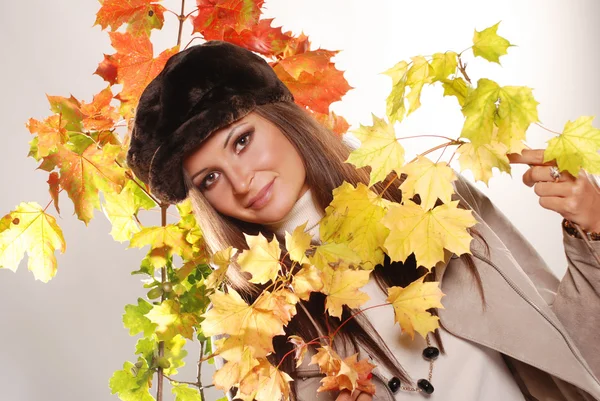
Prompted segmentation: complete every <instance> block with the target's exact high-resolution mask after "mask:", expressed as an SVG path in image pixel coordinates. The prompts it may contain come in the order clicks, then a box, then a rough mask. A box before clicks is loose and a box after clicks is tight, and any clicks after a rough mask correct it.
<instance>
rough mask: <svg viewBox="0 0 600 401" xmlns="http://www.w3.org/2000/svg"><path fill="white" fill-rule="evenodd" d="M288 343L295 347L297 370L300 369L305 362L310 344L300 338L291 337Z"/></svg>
mask: <svg viewBox="0 0 600 401" xmlns="http://www.w3.org/2000/svg"><path fill="white" fill-rule="evenodd" d="M288 342H289V343H291V344H292V345H293V346H294V359H295V360H296V368H299V367H300V365H302V362H303V361H304V356H305V355H306V351H308V344H306V342H305V341H304V340H303V339H302V337H300V336H289V337H288Z"/></svg>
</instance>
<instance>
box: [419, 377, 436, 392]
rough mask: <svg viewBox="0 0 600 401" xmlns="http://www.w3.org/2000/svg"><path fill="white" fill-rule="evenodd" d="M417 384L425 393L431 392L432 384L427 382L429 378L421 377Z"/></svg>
mask: <svg viewBox="0 0 600 401" xmlns="http://www.w3.org/2000/svg"><path fill="white" fill-rule="evenodd" d="M417 386H419V388H420V389H421V390H423V392H424V393H426V394H431V393H433V386H432V385H431V383H429V380H426V379H421V380H419V381H418V382H417Z"/></svg>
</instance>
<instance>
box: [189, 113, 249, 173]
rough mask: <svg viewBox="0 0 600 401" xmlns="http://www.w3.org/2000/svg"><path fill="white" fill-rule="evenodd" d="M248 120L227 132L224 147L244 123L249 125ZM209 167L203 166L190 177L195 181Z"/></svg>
mask: <svg viewBox="0 0 600 401" xmlns="http://www.w3.org/2000/svg"><path fill="white" fill-rule="evenodd" d="M247 124H248V122H244V123H241V124H238V125H236V126H235V127H233V128H232V129H231V131H229V134H227V138H226V139H225V143H224V144H223V149H225V148H226V147H227V143H228V142H229V139H230V138H231V137H232V135H233V134H235V132H236V131H237V129H238V128H240V127H243V126H244V125H247ZM206 170H207V169H206V168H203V169H202V170H200V171H198V172H197V173H195V174H194V175H193V176H192V178H190V180H191V181H194V178H196V177H197V176H199V175H200V174H202V173H203V172H205V171H206Z"/></svg>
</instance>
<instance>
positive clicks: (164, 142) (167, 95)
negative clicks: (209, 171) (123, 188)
mask: <svg viewBox="0 0 600 401" xmlns="http://www.w3.org/2000/svg"><path fill="white" fill-rule="evenodd" d="M279 101H290V102H293V101H294V98H293V96H292V94H291V92H290V91H289V89H288V88H287V87H286V86H285V84H284V83H283V82H281V80H279V78H278V77H277V75H276V74H275V72H274V71H273V69H272V68H271V66H270V65H269V64H268V63H267V62H266V61H265V60H264V59H262V58H261V57H260V56H258V55H256V54H254V53H252V52H251V51H249V50H246V49H244V48H242V47H240V46H237V45H234V44H231V43H228V42H224V41H216V40H215V41H209V42H206V43H203V44H201V45H196V46H192V47H190V48H189V49H187V50H184V51H182V52H180V53H178V54H176V55H174V56H173V57H171V58H170V59H169V61H168V62H167V63H166V65H165V68H164V69H163V70H162V71H161V72H160V74H158V76H157V77H156V78H155V79H154V80H152V82H150V84H149V85H148V86H147V87H146V89H144V92H143V93H142V96H141V98H140V102H139V105H138V108H137V111H136V116H135V121H134V127H133V131H132V136H131V143H130V146H129V151H128V154H127V164H128V165H129V167H130V168H131V169H132V170H133V172H134V173H135V175H136V176H137V177H138V178H139V179H141V180H142V181H144V182H145V183H146V184H148V185H149V186H150V190H151V192H152V193H153V194H154V195H155V196H156V197H157V198H158V199H160V200H161V201H164V202H168V203H179V202H181V201H182V200H184V199H185V198H186V197H187V193H186V191H185V185H184V181H183V174H182V163H183V159H184V158H185V156H187V155H188V154H189V153H191V152H193V151H194V150H196V149H197V148H198V146H199V145H200V144H202V142H203V141H204V140H205V139H206V138H207V137H208V136H209V135H210V134H211V133H213V132H214V131H216V130H218V129H220V128H223V127H226V126H227V125H229V124H231V123H232V122H234V121H236V120H238V119H240V118H242V117H244V116H245V115H247V114H248V113H250V112H251V111H252V110H253V109H254V108H255V107H256V105H261V104H267V103H274V102H279Z"/></svg>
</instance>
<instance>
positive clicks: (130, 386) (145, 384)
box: [109, 362, 155, 401]
mask: <svg viewBox="0 0 600 401" xmlns="http://www.w3.org/2000/svg"><path fill="white" fill-rule="evenodd" d="M134 371H138V372H144V373H145V374H144V375H143V376H142V375H141V374H140V373H137V374H134V373H133V372H134ZM153 373H154V372H153V371H152V370H150V369H149V367H148V363H147V362H144V364H143V365H142V367H141V368H140V369H138V368H136V367H135V366H134V364H133V363H131V362H125V363H124V364H123V369H122V370H118V371H116V372H115V373H114V374H113V376H112V377H111V378H110V381H109V387H110V390H111V393H112V394H118V396H119V398H120V399H121V400H123V401H155V400H154V397H152V396H151V395H150V391H149V378H150V377H152V374H153ZM139 376H142V377H139ZM144 376H149V377H144Z"/></svg>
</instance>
